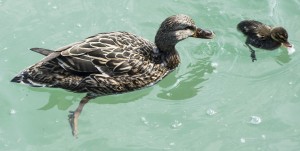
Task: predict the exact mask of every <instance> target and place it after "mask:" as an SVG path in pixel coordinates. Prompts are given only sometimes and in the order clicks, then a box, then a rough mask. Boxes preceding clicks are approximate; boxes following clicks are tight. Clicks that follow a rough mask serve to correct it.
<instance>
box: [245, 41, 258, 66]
mask: <svg viewBox="0 0 300 151" xmlns="http://www.w3.org/2000/svg"><path fill="white" fill-rule="evenodd" d="M246 46H247V47H248V48H249V49H250V52H251V55H250V57H251V59H252V62H254V61H256V60H257V59H256V55H255V50H254V49H252V47H251V46H250V44H249V42H248V41H246Z"/></svg>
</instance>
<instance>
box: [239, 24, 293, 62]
mask: <svg viewBox="0 0 300 151" xmlns="http://www.w3.org/2000/svg"><path fill="white" fill-rule="evenodd" d="M237 29H238V30H239V31H241V32H242V33H243V34H244V35H245V36H246V37H247V39H246V42H245V43H246V45H247V46H248V47H249V49H250V51H251V58H252V61H254V60H256V56H255V51H254V50H253V49H252V48H251V47H250V45H252V46H254V47H256V48H261V49H265V50H274V49H277V48H279V47H280V46H281V45H282V44H284V45H285V46H286V47H291V45H290V44H289V42H288V41H287V39H288V34H287V31H286V30H285V29H284V28H282V27H271V26H268V25H265V24H263V23H261V22H259V21H255V20H244V21H241V22H240V23H239V24H238V25H237Z"/></svg>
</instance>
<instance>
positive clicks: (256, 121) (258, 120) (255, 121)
mask: <svg viewBox="0 0 300 151" xmlns="http://www.w3.org/2000/svg"><path fill="white" fill-rule="evenodd" d="M250 118H251V119H250V121H249V123H251V124H255V125H257V124H260V123H261V118H260V117H258V116H251V117H250Z"/></svg>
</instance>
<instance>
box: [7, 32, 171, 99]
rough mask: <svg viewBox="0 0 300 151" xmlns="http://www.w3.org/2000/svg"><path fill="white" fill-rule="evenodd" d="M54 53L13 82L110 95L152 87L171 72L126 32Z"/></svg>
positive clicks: (154, 50)
mask: <svg viewBox="0 0 300 151" xmlns="http://www.w3.org/2000/svg"><path fill="white" fill-rule="evenodd" d="M53 53H56V54H57V53H58V55H57V56H56V57H55V58H52V59H47V57H49V56H50V55H48V56H47V57H46V59H43V60H42V61H40V62H38V63H36V64H34V65H32V66H31V67H29V68H27V69H25V70H24V71H23V72H22V73H20V74H19V75H18V76H16V77H15V78H14V79H13V80H12V82H18V83H25V84H29V85H31V86H46V87H58V88H63V89H67V90H70V91H74V92H84V93H86V92H87V93H92V94H97V95H109V94H114V93H122V92H128V91H132V90H135V89H140V88H143V87H145V86H149V85H152V84H154V83H156V82H158V81H159V80H160V79H162V78H163V77H164V76H165V75H166V74H167V73H169V71H170V70H169V69H168V68H166V67H165V66H164V64H163V63H162V62H163V60H162V58H163V57H161V56H160V55H161V54H160V52H159V51H158V49H157V48H156V46H155V45H154V44H153V43H152V42H149V41H148V40H145V39H143V38H141V37H138V36H136V35H134V34H130V33H127V32H111V33H100V34H97V35H95V36H91V37H88V38H87V39H86V40H84V41H82V42H78V43H75V44H73V45H69V46H66V47H63V48H60V49H58V50H57V51H55V52H53ZM49 54H50V53H49Z"/></svg>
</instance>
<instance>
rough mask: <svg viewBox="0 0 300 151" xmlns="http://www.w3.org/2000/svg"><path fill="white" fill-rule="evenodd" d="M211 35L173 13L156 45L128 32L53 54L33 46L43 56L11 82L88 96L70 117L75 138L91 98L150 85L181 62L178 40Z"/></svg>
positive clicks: (103, 35)
mask: <svg viewBox="0 0 300 151" xmlns="http://www.w3.org/2000/svg"><path fill="white" fill-rule="evenodd" d="M213 36H214V34H213V32H212V31H209V30H204V29H201V28H198V27H196V25H195V23H194V21H193V20H192V19H191V18H190V17H189V16H187V15H182V14H180V15H174V16H171V17H168V18H167V19H165V20H164V21H163V22H162V24H161V26H160V28H159V29H158V31H157V34H156V36H155V44H154V43H152V42H150V41H148V40H146V39H144V38H141V37H139V36H136V35H134V34H131V33H128V32H108V33H99V34H96V35H94V36H91V37H88V38H86V39H85V40H84V41H80V42H76V43H74V44H70V45H67V46H65V47H62V48H59V49H57V50H55V51H51V50H48V49H43V48H32V49H31V50H32V51H35V52H37V53H40V54H42V55H45V56H46V57H45V58H44V59H42V60H41V61H39V62H37V63H36V64H34V65H32V66H30V67H29V68H27V69H25V70H23V71H22V72H21V73H20V74H19V75H17V76H16V77H14V78H13V79H12V80H11V82H17V83H24V84H28V85H30V86H33V87H51V88H63V89H66V90H69V91H72V92H76V93H86V96H85V97H83V98H82V100H81V101H80V103H79V106H78V107H77V109H76V110H75V111H74V112H71V113H70V115H69V122H70V125H71V128H72V134H73V135H74V136H75V137H77V134H78V128H77V127H78V126H77V125H78V124H77V123H78V117H79V115H80V113H81V111H82V109H83V106H84V105H85V104H86V103H87V102H88V101H89V100H91V99H94V98H96V97H99V96H104V95H112V94H119V93H124V92H130V91H134V90H138V89H141V88H144V87H148V86H152V85H153V84H155V83H157V82H159V81H160V80H161V79H162V78H164V77H165V76H166V75H168V74H169V73H170V72H171V71H173V70H174V69H175V68H176V67H177V66H178V64H179V63H180V58H179V55H178V53H177V51H176V49H175V45H176V44H177V43H178V42H179V41H181V40H184V39H186V38H188V37H195V38H204V39H211V38H213Z"/></svg>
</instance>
